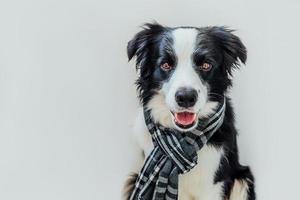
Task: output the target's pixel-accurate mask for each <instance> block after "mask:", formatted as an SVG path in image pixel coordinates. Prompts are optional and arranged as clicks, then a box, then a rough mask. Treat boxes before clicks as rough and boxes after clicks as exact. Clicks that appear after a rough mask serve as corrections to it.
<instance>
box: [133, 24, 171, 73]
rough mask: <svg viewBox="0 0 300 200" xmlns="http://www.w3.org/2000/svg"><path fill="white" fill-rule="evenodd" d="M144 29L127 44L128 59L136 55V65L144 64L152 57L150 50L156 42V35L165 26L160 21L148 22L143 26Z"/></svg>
mask: <svg viewBox="0 0 300 200" xmlns="http://www.w3.org/2000/svg"><path fill="white" fill-rule="evenodd" d="M142 28H143V30H142V31H140V32H138V33H137V34H136V35H135V36H134V37H133V39H132V40H130V41H129V42H128V44H127V55H128V60H131V59H132V58H133V57H134V56H136V66H137V67H138V66H143V65H144V64H145V63H146V61H147V59H150V58H151V55H150V51H151V48H153V44H154V43H155V42H156V36H157V35H158V34H159V33H161V32H162V31H164V29H165V28H164V27H163V26H162V25H160V24H158V23H147V24H145V25H144V26H142Z"/></svg>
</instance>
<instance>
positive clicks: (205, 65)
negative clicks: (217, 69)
mask: <svg viewBox="0 0 300 200" xmlns="http://www.w3.org/2000/svg"><path fill="white" fill-rule="evenodd" d="M211 68H212V65H211V64H209V63H203V64H202V65H200V69H201V70H202V71H205V72H208V71H210V70H211Z"/></svg>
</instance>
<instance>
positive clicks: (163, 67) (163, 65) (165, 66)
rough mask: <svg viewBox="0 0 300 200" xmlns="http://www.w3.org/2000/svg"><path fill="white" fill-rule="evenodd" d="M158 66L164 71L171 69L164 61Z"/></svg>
mask: <svg viewBox="0 0 300 200" xmlns="http://www.w3.org/2000/svg"><path fill="white" fill-rule="evenodd" d="M160 68H162V69H163V70H164V71H169V70H170V69H172V66H171V65H170V64H169V63H164V64H162V65H161V66H160Z"/></svg>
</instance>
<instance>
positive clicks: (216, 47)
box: [123, 22, 255, 200]
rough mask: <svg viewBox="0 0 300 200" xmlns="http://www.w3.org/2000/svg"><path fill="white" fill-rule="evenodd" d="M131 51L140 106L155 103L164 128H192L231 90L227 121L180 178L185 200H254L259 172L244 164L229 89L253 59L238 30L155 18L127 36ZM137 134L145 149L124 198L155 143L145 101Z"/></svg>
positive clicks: (154, 110) (154, 113) (155, 112)
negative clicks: (235, 75) (171, 23)
mask: <svg viewBox="0 0 300 200" xmlns="http://www.w3.org/2000/svg"><path fill="white" fill-rule="evenodd" d="M127 54H128V58H129V60H131V59H132V58H133V57H135V62H136V66H137V70H138V74H139V75H138V79H137V81H136V85H137V90H138V93H139V99H140V101H141V105H142V106H141V107H146V108H148V109H151V115H152V117H153V119H154V120H155V121H156V122H158V123H160V124H161V125H163V126H164V127H168V128H173V129H177V130H179V131H181V132H186V131H191V130H193V129H194V128H195V127H196V126H197V124H198V121H199V120H201V118H204V117H206V116H208V115H209V114H211V113H212V112H213V111H214V109H216V106H217V103H216V102H214V101H212V100H210V95H212V94H215V95H225V96H226V111H225V117H224V121H223V124H222V125H221V127H220V128H219V129H218V130H217V131H216V132H215V133H214V135H213V136H212V137H211V139H210V140H209V141H208V142H207V144H206V145H204V147H203V148H202V149H201V150H200V151H199V152H198V164H197V165H196V166H195V167H194V168H193V169H192V170H191V171H190V172H188V173H186V174H182V175H180V177H179V187H178V191H179V197H178V198H179V200H254V199H255V189H254V177H253V175H252V172H251V170H250V168H249V167H248V166H243V165H241V164H240V163H239V156H238V147H237V130H236V128H235V125H234V123H235V120H234V111H233V107H232V104H231V102H230V98H229V97H228V94H227V92H228V89H229V88H230V87H231V86H232V72H233V70H234V69H236V68H238V67H239V66H240V65H241V64H245V62H246V59H247V51H246V48H245V46H244V44H243V43H242V42H241V40H240V39H239V37H237V36H236V35H234V34H233V30H230V29H228V28H227V27H216V26H212V27H201V28H198V27H187V26H182V27H174V28H173V27H166V26H163V25H160V24H158V23H156V22H155V23H148V24H145V25H144V26H143V27H142V30H141V31H140V32H138V33H137V34H136V35H135V36H134V38H133V39H132V40H130V41H129V42H128V46H127ZM134 136H135V139H136V143H137V146H138V149H140V155H141V156H140V158H138V159H139V160H138V163H139V166H138V167H137V169H136V170H135V171H134V172H133V174H132V175H131V176H129V177H128V179H127V181H126V183H125V187H124V196H123V198H124V199H129V197H130V194H131V192H132V190H133V188H134V183H135V181H136V178H137V175H138V173H139V170H140V169H141V167H142V164H143V161H144V159H145V158H146V157H147V156H148V155H149V153H150V152H151V150H152V149H153V143H152V140H151V136H150V133H149V132H148V129H147V127H146V125H145V121H144V115H143V109H142V108H141V109H140V110H139V111H138V115H137V119H136V122H135V126H134Z"/></svg>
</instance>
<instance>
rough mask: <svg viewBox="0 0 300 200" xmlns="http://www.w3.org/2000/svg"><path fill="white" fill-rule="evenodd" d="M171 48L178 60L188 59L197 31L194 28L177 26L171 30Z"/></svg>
mask: <svg viewBox="0 0 300 200" xmlns="http://www.w3.org/2000/svg"><path fill="white" fill-rule="evenodd" d="M172 34H173V40H174V43H173V45H174V46H173V48H174V50H175V54H176V56H177V59H178V61H179V62H180V61H183V60H189V59H190V58H191V55H192V54H193V52H194V51H195V47H196V40H197V35H198V31H197V30H196V29H194V28H179V29H175V30H174V31H173V32H172Z"/></svg>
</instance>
